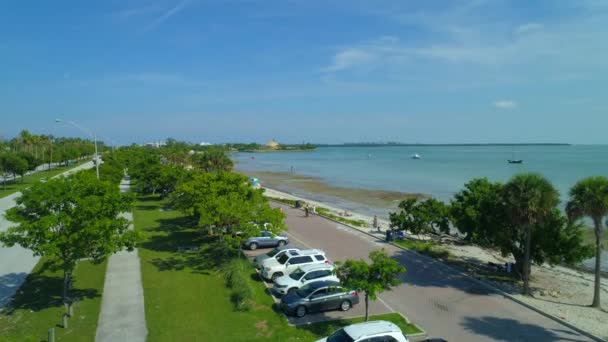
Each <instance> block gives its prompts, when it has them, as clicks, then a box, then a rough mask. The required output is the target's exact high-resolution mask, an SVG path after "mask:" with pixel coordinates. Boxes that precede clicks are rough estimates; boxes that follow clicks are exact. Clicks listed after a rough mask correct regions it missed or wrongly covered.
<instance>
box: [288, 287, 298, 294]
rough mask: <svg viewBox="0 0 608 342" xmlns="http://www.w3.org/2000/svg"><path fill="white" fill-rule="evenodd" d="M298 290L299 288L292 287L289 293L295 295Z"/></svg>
mask: <svg viewBox="0 0 608 342" xmlns="http://www.w3.org/2000/svg"><path fill="white" fill-rule="evenodd" d="M296 290H297V288H295V287H292V288H290V289H289V290H287V293H294V292H296Z"/></svg>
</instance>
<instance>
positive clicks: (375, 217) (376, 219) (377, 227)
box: [372, 215, 380, 231]
mask: <svg viewBox="0 0 608 342" xmlns="http://www.w3.org/2000/svg"><path fill="white" fill-rule="evenodd" d="M372 225H373V227H374V228H376V229H378V231H380V226H379V225H378V216H376V215H374V223H373V224H372Z"/></svg>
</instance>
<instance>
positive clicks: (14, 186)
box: [0, 159, 88, 198]
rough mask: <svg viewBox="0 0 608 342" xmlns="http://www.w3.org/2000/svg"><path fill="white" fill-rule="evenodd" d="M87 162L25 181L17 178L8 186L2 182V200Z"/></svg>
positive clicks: (27, 177)
mask: <svg viewBox="0 0 608 342" xmlns="http://www.w3.org/2000/svg"><path fill="white" fill-rule="evenodd" d="M87 161H88V159H87V160H83V161H79V162H78V163H75V164H72V165H70V166H68V167H59V168H56V169H52V170H50V171H38V172H35V173H33V174H31V175H28V176H25V177H23V179H22V178H21V177H19V176H17V179H16V180H15V181H13V180H11V181H7V182H6V184H3V183H2V182H0V198H2V197H5V196H8V195H10V194H13V193H15V192H17V191H21V190H23V189H25V188H27V187H30V186H32V185H34V184H35V183H37V182H39V181H40V179H42V178H45V179H49V178H51V177H53V176H56V175H58V174H60V173H63V172H66V171H67V170H69V169H72V168H75V167H76V166H79V165H82V164H84V163H86V162H87Z"/></svg>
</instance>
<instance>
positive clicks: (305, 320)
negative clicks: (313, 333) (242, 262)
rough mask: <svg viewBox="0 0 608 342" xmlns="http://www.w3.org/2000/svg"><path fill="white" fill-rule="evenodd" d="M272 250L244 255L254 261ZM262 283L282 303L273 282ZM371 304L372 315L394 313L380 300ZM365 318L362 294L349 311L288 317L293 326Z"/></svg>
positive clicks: (297, 245)
mask: <svg viewBox="0 0 608 342" xmlns="http://www.w3.org/2000/svg"><path fill="white" fill-rule="evenodd" d="M289 246H291V247H296V248H300V249H309V248H310V247H308V246H303V245H301V244H298V243H297V242H296V243H290V244H289ZM270 250H271V249H257V250H255V251H250V250H245V251H244V253H245V255H246V256H247V258H248V259H249V260H253V258H255V257H256V256H258V255H261V254H265V253H268V252H269V251H270ZM261 281H262V282H264V284H265V285H266V288H267V289H268V293H269V295H270V296H272V297H273V299H274V301H275V303H277V304H278V303H280V302H281V296H280V295H279V294H277V293H274V292H273V291H272V286H273V283H272V282H271V281H264V280H261ZM369 304H370V305H369V312H370V314H373V315H380V314H385V313H390V312H393V311H392V310H391V309H390V308H389V307H388V306H387V305H386V304H385V303H384V302H383V301H380V300H377V301H370V303H369ZM363 316H365V302H364V297H363V294H361V295H360V302H359V304H358V305H355V306H353V307H352V308H351V309H350V310H348V311H338V310H336V311H325V312H320V313H314V314H307V315H306V316H304V317H294V316H287V318H288V320H289V323H291V324H293V325H301V324H310V323H318V322H323V321H329V320H338V319H346V318H355V317H363Z"/></svg>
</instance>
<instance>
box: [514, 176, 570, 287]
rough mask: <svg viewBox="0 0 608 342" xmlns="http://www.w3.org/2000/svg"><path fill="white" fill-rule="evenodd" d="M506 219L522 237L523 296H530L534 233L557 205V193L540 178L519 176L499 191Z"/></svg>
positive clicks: (548, 183) (547, 182) (544, 179)
mask: <svg viewBox="0 0 608 342" xmlns="http://www.w3.org/2000/svg"><path fill="white" fill-rule="evenodd" d="M502 196H503V201H504V203H505V210H506V214H507V219H508V221H509V223H510V224H511V226H512V227H513V228H514V229H517V230H519V231H521V232H523V233H524V260H523V269H522V272H523V274H522V278H523V282H524V288H523V293H524V294H525V295H530V294H531V293H530V260H531V259H530V253H531V247H532V234H533V229H534V228H535V227H537V225H539V224H542V223H543V222H544V221H545V220H546V218H547V217H548V216H549V214H551V213H552V212H553V209H554V208H555V207H556V206H557V205H558V204H559V193H558V192H557V190H555V188H554V187H553V185H552V184H551V183H550V182H549V181H548V180H547V179H546V178H544V177H543V176H541V175H539V174H535V173H524V174H519V175H516V176H514V177H513V178H511V180H509V182H507V183H506V184H505V185H504V187H503V189H502Z"/></svg>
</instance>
